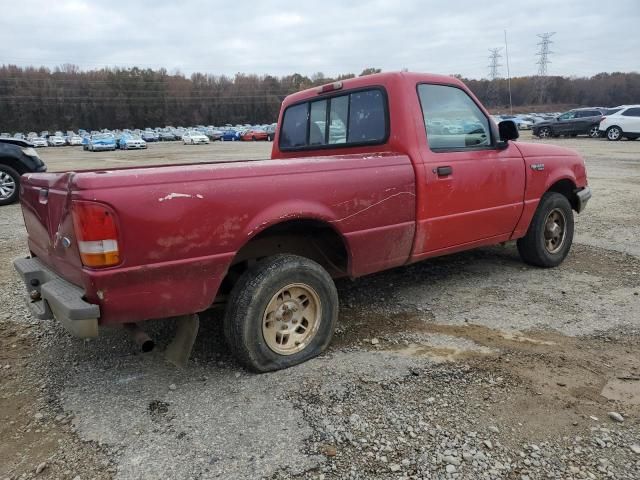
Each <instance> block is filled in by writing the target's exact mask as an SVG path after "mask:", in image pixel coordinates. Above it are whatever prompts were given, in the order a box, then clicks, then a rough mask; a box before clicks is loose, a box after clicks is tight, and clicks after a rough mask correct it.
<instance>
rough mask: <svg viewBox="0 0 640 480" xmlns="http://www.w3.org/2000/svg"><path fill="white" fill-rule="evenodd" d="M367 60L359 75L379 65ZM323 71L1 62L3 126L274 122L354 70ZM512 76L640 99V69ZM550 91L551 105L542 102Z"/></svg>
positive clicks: (480, 92) (484, 93)
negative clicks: (283, 109)
mask: <svg viewBox="0 0 640 480" xmlns="http://www.w3.org/2000/svg"><path fill="white" fill-rule="evenodd" d="M379 71H380V70H379V69H376V68H368V69H365V70H363V71H362V72H361V73H360V75H368V74H372V73H377V72H379ZM355 76H356V75H355V74H345V75H340V76H338V77H334V78H329V77H327V76H325V75H324V74H322V73H320V72H318V73H316V74H313V75H311V76H305V75H301V74H298V73H294V74H292V75H286V76H282V77H276V76H271V75H262V76H259V75H252V74H243V73H238V74H237V75H235V76H233V77H228V76H224V75H210V74H203V73H194V74H192V75H190V76H186V75H183V74H181V73H180V72H172V73H169V72H168V71H167V70H164V69H160V70H153V69H141V68H103V69H99V70H88V71H84V70H80V68H79V67H77V66H74V65H63V66H61V67H58V68H55V69H53V70H52V69H48V68H44V67H41V68H36V67H19V66H15V65H3V66H0V131H3V132H15V131H32V130H33V131H40V130H52V131H53V130H67V129H71V130H77V129H78V128H85V129H87V130H91V129H100V128H110V129H113V128H144V127H154V126H165V125H173V126H178V125H182V126H190V125H199V124H203V125H224V124H226V123H230V124H233V125H235V124H244V123H271V122H274V121H276V119H277V115H278V111H279V108H280V103H281V102H282V100H283V99H284V97H286V96H287V95H289V94H290V93H294V92H297V91H299V90H302V89H305V88H309V87H313V86H317V85H321V84H324V83H328V82H332V81H338V80H344V79H348V78H353V77H355ZM459 78H461V79H462V80H463V81H464V82H465V83H466V84H467V85H468V86H469V87H470V88H471V90H472V91H473V92H474V93H475V94H476V95H477V96H478V97H479V98H480V100H481V101H482V102H483V103H485V105H487V106H488V107H490V108H492V110H495V111H498V110H504V109H505V108H507V106H508V88H507V87H508V85H507V80H505V79H497V80H494V81H489V80H486V79H482V80H474V79H465V78H462V77H459ZM543 93H544V95H543V96H542V97H541V95H540V79H539V78H537V77H535V76H531V77H518V78H512V79H511V96H512V101H513V105H514V106H515V107H520V108H521V109H522V108H524V107H526V108H527V109H529V110H538V111H539V110H540V109H544V108H548V107H549V106H550V105H564V106H579V105H584V106H586V105H589V106H614V105H621V104H630V103H640V74H639V73H617V72H616V73H600V74H598V75H595V76H593V77H589V78H575V77H559V76H558V77H547V78H546V80H545V89H544V92H543ZM541 98H542V99H543V102H544V105H540V100H541Z"/></svg>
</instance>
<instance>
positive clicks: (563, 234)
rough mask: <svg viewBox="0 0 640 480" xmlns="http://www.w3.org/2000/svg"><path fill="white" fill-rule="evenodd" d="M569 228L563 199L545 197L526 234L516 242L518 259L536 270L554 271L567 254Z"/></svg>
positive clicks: (553, 194) (570, 222) (549, 194)
mask: <svg viewBox="0 0 640 480" xmlns="http://www.w3.org/2000/svg"><path fill="white" fill-rule="evenodd" d="M551 224H553V225H551ZM547 227H550V228H547ZM573 227H574V225H573V210H572V209H571V204H570V203H569V200H567V197H565V196H564V195H562V194H560V193H556V192H547V193H545V194H544V195H543V196H542V198H541V199H540V203H539V205H538V208H537V209H536V213H535V214H534V215H533V218H532V219H531V224H529V229H528V230H527V234H526V235H525V236H524V237H522V238H520V239H519V240H518V242H517V245H518V253H520V258H522V260H523V261H524V262H525V263H528V264H529V265H535V266H537V267H543V268H550V267H557V266H558V265H560V264H561V263H562V261H563V260H564V259H565V258H566V257H567V255H568V254H569V250H570V249H571V243H572V242H573ZM558 237H560V238H558Z"/></svg>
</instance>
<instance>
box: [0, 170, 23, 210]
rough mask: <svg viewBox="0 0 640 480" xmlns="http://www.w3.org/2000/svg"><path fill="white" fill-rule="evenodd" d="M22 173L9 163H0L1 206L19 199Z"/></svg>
mask: <svg viewBox="0 0 640 480" xmlns="http://www.w3.org/2000/svg"><path fill="white" fill-rule="evenodd" d="M19 194H20V174H19V173H18V172H16V171H15V170H14V169H13V168H11V167H10V166H8V165H0V206H2V205H9V204H11V203H14V202H15V201H17V200H18V195H19Z"/></svg>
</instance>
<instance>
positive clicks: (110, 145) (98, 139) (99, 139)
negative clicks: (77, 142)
mask: <svg viewBox="0 0 640 480" xmlns="http://www.w3.org/2000/svg"><path fill="white" fill-rule="evenodd" d="M86 149H87V150H89V151H90V152H99V151H103V150H112V151H113V150H115V149H116V139H115V137H114V136H113V135H112V134H111V133H95V134H93V135H91V136H90V137H89V141H88V142H87V148H86Z"/></svg>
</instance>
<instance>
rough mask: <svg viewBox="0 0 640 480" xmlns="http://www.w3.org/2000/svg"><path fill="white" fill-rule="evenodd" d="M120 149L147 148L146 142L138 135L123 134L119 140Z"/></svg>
mask: <svg viewBox="0 0 640 480" xmlns="http://www.w3.org/2000/svg"><path fill="white" fill-rule="evenodd" d="M119 145H120V149H121V150H141V149H145V148H147V142H145V141H144V140H143V139H142V138H141V137H139V136H138V135H133V134H125V135H123V136H122V137H121V138H120V141H119Z"/></svg>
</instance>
